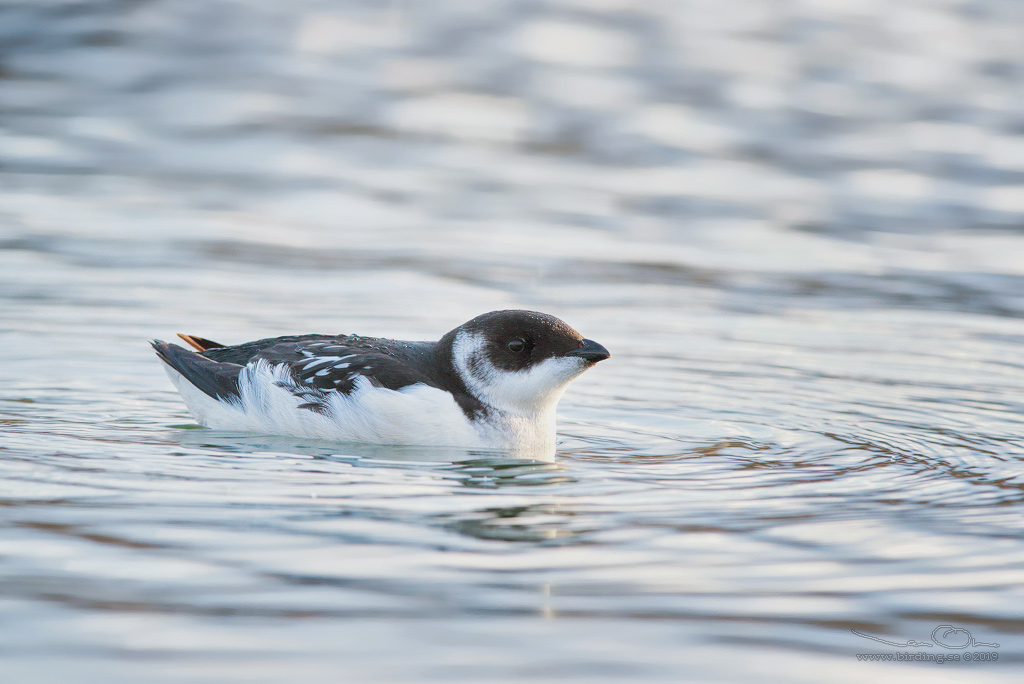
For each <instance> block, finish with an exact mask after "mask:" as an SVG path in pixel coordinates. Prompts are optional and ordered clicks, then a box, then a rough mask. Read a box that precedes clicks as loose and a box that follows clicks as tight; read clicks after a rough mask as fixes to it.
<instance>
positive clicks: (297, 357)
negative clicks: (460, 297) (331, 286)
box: [251, 335, 441, 394]
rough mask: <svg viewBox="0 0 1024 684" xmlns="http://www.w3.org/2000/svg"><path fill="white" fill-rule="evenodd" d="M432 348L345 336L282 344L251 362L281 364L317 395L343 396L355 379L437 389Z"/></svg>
mask: <svg viewBox="0 0 1024 684" xmlns="http://www.w3.org/2000/svg"><path fill="white" fill-rule="evenodd" d="M433 346H434V345H433V343H431V342H398V341H395V340H381V339H377V338H373V337H357V336H355V335H345V336H339V337H333V338H329V339H303V340H295V341H293V340H285V341H281V342H279V343H278V344H275V345H273V346H271V347H269V348H266V349H264V350H262V351H261V352H260V353H258V354H256V355H255V356H254V357H253V358H252V359H251V360H252V361H257V360H263V361H266V362H267V363H270V364H275V365H276V364H285V365H287V366H288V367H289V369H290V371H291V375H292V377H294V378H295V380H296V382H297V383H298V384H299V385H301V386H302V387H303V388H315V389H317V390H319V391H321V392H341V393H343V394H348V393H349V392H351V391H352V389H353V388H354V387H355V383H356V380H357V379H358V378H360V377H364V378H366V379H367V380H369V381H370V382H371V383H373V384H374V385H375V386H377V387H385V388H387V389H392V390H397V389H401V388H403V387H407V386H409V385H415V384H416V383H423V384H426V385H431V386H433V387H441V385H440V383H439V382H438V379H437V378H436V377H435V374H434V372H433V364H432V361H433V359H432V357H431V354H430V351H431V349H432V348H433Z"/></svg>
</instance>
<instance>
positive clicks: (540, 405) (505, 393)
mask: <svg viewBox="0 0 1024 684" xmlns="http://www.w3.org/2000/svg"><path fill="white" fill-rule="evenodd" d="M452 351H453V354H452V355H453V357H454V361H455V366H456V368H457V369H458V370H459V373H460V375H461V376H462V378H463V380H464V381H465V383H466V386H467V387H468V389H469V391H470V392H472V393H473V395H475V396H476V397H477V398H478V399H480V400H481V401H483V402H484V403H485V404H488V405H490V406H493V407H494V408H496V409H499V410H503V411H508V412H511V413H516V414H543V413H546V412H549V411H554V408H555V405H556V404H557V403H558V400H559V399H560V398H561V396H562V393H563V392H565V388H566V386H568V384H569V383H570V382H571V381H572V380H573V379H574V378H575V377H577V376H578V375H580V374H581V373H582V372H583V371H585V370H586V369H587V363H586V361H584V360H583V359H582V358H579V357H573V356H569V357H557V358H549V359H545V360H544V361H542V362H541V363H538V364H536V365H534V366H530V367H529V368H526V369H524V370H521V371H506V370H502V369H500V368H497V367H495V366H494V364H492V363H491V362H490V361H489V360H488V358H487V353H486V349H485V342H484V340H483V338H482V337H480V336H479V335H471V334H467V333H460V334H459V335H458V337H456V339H455V344H454V345H453V349H452Z"/></svg>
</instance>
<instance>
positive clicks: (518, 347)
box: [508, 338, 526, 354]
mask: <svg viewBox="0 0 1024 684" xmlns="http://www.w3.org/2000/svg"><path fill="white" fill-rule="evenodd" d="M524 349H526V342H524V341H523V340H520V339H519V338H516V339H514V340H512V341H511V342H509V343H508V350H509V351H510V352H512V353H514V354H518V353H519V352H521V351H523V350H524Z"/></svg>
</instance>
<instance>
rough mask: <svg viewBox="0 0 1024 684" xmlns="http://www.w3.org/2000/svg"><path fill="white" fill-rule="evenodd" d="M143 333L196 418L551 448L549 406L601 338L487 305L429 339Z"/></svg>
mask: <svg viewBox="0 0 1024 684" xmlns="http://www.w3.org/2000/svg"><path fill="white" fill-rule="evenodd" d="M179 337H181V338H182V339H183V340H185V342H187V343H188V344H189V345H190V346H191V347H193V348H194V349H195V350H196V351H188V350H186V349H184V348H183V347H180V346H178V345H175V344H169V343H167V342H162V341H160V340H154V341H152V345H153V348H154V349H156V353H157V355H158V356H159V357H160V360H161V361H163V364H164V369H165V370H166V371H167V374H168V376H169V377H170V378H171V381H172V382H173V383H174V385H175V387H176V388H177V389H178V392H179V393H180V394H181V396H182V398H183V399H184V400H185V403H186V405H187V406H188V408H189V410H190V411H191V413H192V415H193V416H194V417H195V418H196V420H197V421H199V422H200V423H201V424H203V425H205V426H207V427H211V428H217V429H223V430H241V431H246V432H259V433H264V434H277V435H292V436H296V437H308V438H317V439H329V440H340V441H347V442H369V443H374V444H418V445H435V446H460V447H469V448H488V449H504V450H513V451H517V452H523V451H547V452H553V451H554V446H555V407H556V405H557V404H558V400H559V399H560V398H561V396H562V393H563V392H564V391H565V388H566V387H567V386H568V384H569V383H570V382H571V381H572V380H573V379H574V378H576V377H577V376H579V375H580V374H581V373H583V372H584V371H586V370H587V369H589V368H591V367H592V366H594V364H596V363H597V362H598V361H602V360H604V359H607V358H609V356H610V354H609V353H608V350H607V349H605V348H604V347H603V346H601V345H600V344H598V343H597V342H594V341H593V340H588V339H586V338H584V337H583V336H582V335H580V334H579V333H578V332H576V331H575V330H574V329H573V328H571V327H569V325H567V324H566V323H565V322H563V321H561V320H560V319H558V318H555V317H554V316H550V315H548V314H544V313H540V312H537V311H521V310H505V311H492V312H490V313H485V314H483V315H480V316H477V317H476V318H474V319H472V320H471V321H469V322H467V323H463V324H462V325H460V326H459V327H457V328H455V329H454V330H452V331H451V332H449V333H447V334H445V335H444V336H443V337H441V339H440V340H438V341H437V342H406V341H402V340H390V339H384V338H377V337H362V336H359V335H295V336H288V337H274V338H267V339H262V340H256V341H255V342H246V343H244V344H239V345H234V346H225V345H222V344H218V343H217V342H212V341H210V340H207V339H204V338H201V337H196V336H194V335H182V334H179Z"/></svg>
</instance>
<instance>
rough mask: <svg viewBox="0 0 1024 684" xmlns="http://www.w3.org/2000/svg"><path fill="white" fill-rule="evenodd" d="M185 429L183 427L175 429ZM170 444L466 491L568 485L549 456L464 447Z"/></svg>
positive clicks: (197, 440)
mask: <svg viewBox="0 0 1024 684" xmlns="http://www.w3.org/2000/svg"><path fill="white" fill-rule="evenodd" d="M176 427H183V426H176ZM172 440H173V441H174V442H176V443H178V444H180V445H182V446H184V447H188V448H191V449H202V450H204V451H208V450H211V449H212V450H216V451H222V452H227V453H232V454H245V453H278V454H287V455H299V456H306V457H312V458H315V459H324V460H329V461H335V462H344V463H348V464H351V465H353V466H356V467H392V468H405V469H408V468H425V469H428V470H432V471H434V472H439V473H442V474H443V475H444V476H445V477H446V478H450V479H457V480H458V481H459V482H460V483H461V484H463V485H465V486H467V487H479V488H497V487H510V486H511V487H527V486H538V485H545V484H553V483H558V482H570V481H572V479H571V478H569V477H568V476H567V475H566V474H565V473H566V469H565V467H564V466H561V465H560V464H558V463H556V462H555V461H554V460H553V456H554V455H553V454H550V455H549V454H546V453H544V454H532V453H531V454H530V455H529V456H524V455H523V454H519V453H511V452H503V451H498V450H489V449H467V448H462V447H436V446H408V445H381V444H360V443H342V442H331V441H324V440H315V439H302V438H297V437H281V436H274V435H254V434H248V433H238V432H228V431H223V430H207V429H198V430H191V429H189V430H184V429H183V430H180V431H178V432H176V433H174V435H173V437H172Z"/></svg>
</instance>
